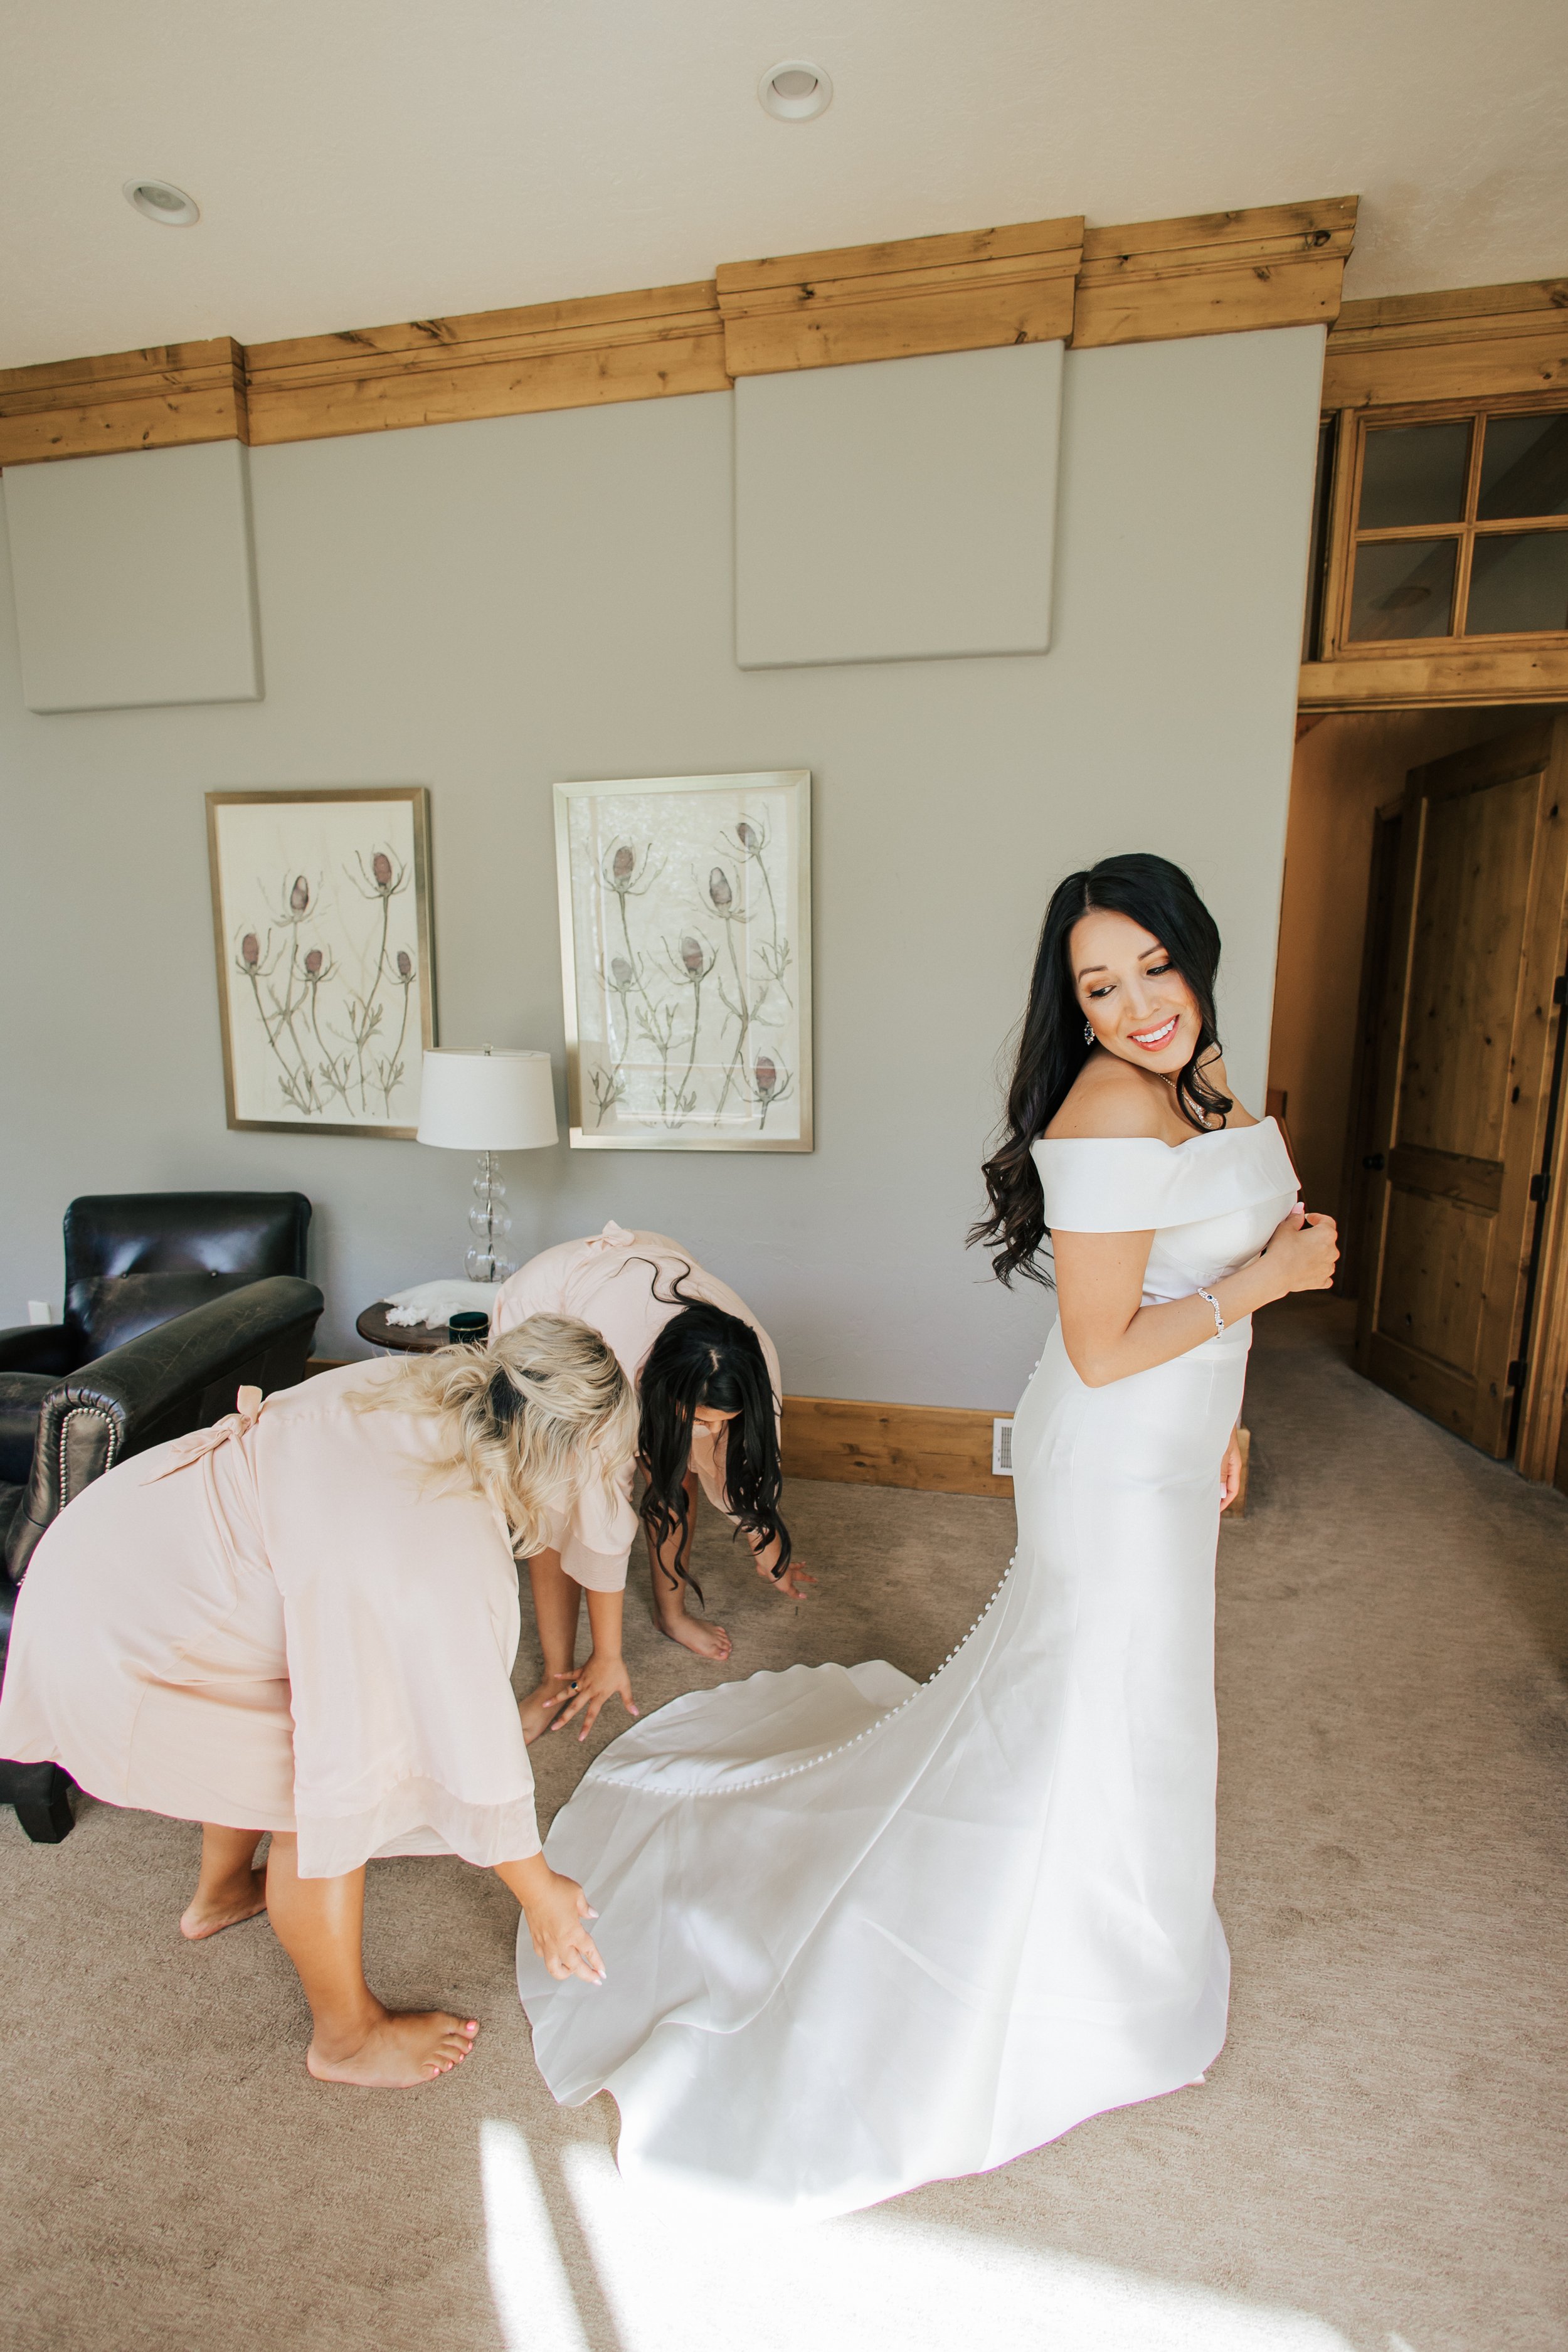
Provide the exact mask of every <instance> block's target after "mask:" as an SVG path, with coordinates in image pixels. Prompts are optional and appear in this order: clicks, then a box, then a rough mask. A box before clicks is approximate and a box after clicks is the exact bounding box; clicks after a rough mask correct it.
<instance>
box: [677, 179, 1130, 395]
mask: <svg viewBox="0 0 1568 2352" xmlns="http://www.w3.org/2000/svg"><path fill="white" fill-rule="evenodd" d="M1082 251H1083V219H1082V215H1073V216H1072V217H1071V218H1070V219H1068V220H1050V221H1024V222H1020V223H1018V224H1017V225H1016V226H1013V227H1011V228H986V229H976V230H971V231H964V232H963V233H962V234H960V235H958V236H921V237H905V238H902V239H900V240H899V241H898V242H896V243H894V244H889V245H848V246H842V247H838V248H837V250H835V251H832V252H827V253H792V254H785V255H784V256H782V257H779V258H776V259H773V260H767V261H732V262H726V263H724V264H723V265H721V268H720V270H719V274H718V279H717V290H718V298H719V308H720V310H721V312H722V313H723V319H724V351H725V357H726V361H727V362H728V365H729V370H730V373H731V375H732V376H742V375H780V374H783V373H785V372H786V371H788V370H791V369H794V368H813V367H842V366H846V365H849V364H852V363H854V362H858V361H860V360H895V359H910V358H911V357H913V356H915V355H916V354H917V353H921V352H973V351H989V350H993V349H994V348H995V347H996V346H998V345H1001V344H1006V343H1049V342H1057V341H1066V340H1067V338H1068V335H1070V334H1071V332H1072V320H1073V292H1074V286H1075V282H1076V279H1077V275H1078V267H1079V257H1080V256H1081V254H1082Z"/></svg>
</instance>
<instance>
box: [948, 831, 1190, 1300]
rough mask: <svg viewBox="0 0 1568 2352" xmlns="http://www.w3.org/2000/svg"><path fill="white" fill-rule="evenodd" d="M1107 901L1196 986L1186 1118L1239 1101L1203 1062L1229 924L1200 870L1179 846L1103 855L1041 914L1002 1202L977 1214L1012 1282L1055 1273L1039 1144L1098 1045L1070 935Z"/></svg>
mask: <svg viewBox="0 0 1568 2352" xmlns="http://www.w3.org/2000/svg"><path fill="white" fill-rule="evenodd" d="M1100 913H1103V914H1110V915H1125V916H1127V918H1128V919H1129V920H1130V921H1131V922H1134V923H1137V924H1139V925H1140V926H1141V927H1142V929H1144V930H1146V931H1152V933H1153V935H1154V937H1155V938H1156V939H1157V940H1159V942H1160V945H1161V946H1162V947H1163V949H1164V950H1165V953H1166V954H1167V955H1168V956H1169V958H1170V960H1171V961H1172V963H1173V964H1174V966H1175V968H1176V970H1177V971H1179V972H1180V973H1181V975H1182V978H1183V979H1184V981H1185V982H1186V983H1187V986H1188V987H1189V988H1190V989H1191V990H1192V992H1193V1001H1194V1003H1195V1004H1196V1006H1197V1011H1198V1038H1197V1044H1196V1045H1195V1046H1194V1049H1193V1057H1192V1059H1191V1061H1190V1062H1188V1064H1187V1066H1186V1067H1185V1068H1184V1070H1183V1071H1181V1073H1180V1074H1179V1076H1177V1078H1176V1082H1175V1087H1174V1090H1173V1091H1174V1094H1175V1098H1176V1106H1177V1108H1178V1109H1179V1110H1180V1111H1181V1114H1182V1116H1183V1118H1184V1119H1185V1120H1186V1121H1187V1123H1188V1125H1189V1126H1190V1127H1194V1128H1196V1129H1199V1130H1200V1132H1202V1131H1204V1130H1205V1129H1207V1128H1208V1126H1209V1124H1210V1122H1211V1121H1212V1120H1213V1119H1214V1118H1215V1116H1216V1115H1217V1116H1218V1117H1220V1118H1226V1116H1228V1114H1229V1111H1230V1108H1231V1099H1230V1097H1229V1096H1228V1095H1224V1094H1221V1093H1220V1091H1219V1089H1218V1087H1214V1086H1211V1085H1210V1083H1209V1081H1208V1080H1207V1078H1205V1076H1204V1073H1203V1064H1204V1063H1205V1060H1207V1059H1208V1058H1209V1056H1210V1055H1212V1054H1213V1052H1214V1050H1215V1046H1216V1045H1218V1043H1219V1038H1218V1035H1217V1034H1216V1032H1215V1010H1214V984H1215V973H1216V972H1217V971H1218V970H1219V932H1218V930H1217V929H1216V928H1215V919H1214V917H1213V916H1212V915H1211V914H1210V913H1209V910H1208V908H1206V907H1205V905H1204V902H1203V900H1202V899H1201V898H1199V896H1198V894H1197V892H1196V891H1195V890H1194V887H1193V884H1192V880H1191V877H1190V876H1188V875H1186V874H1184V873H1183V871H1182V869H1181V867H1180V866H1173V865H1172V863H1171V861H1170V859H1169V858H1168V857H1154V856H1150V855H1148V854H1147V853H1146V852H1144V851H1141V850H1137V851H1131V852H1130V853H1129V854H1128V855H1127V856H1125V857H1102V858H1101V859H1100V863H1099V865H1098V866H1089V868H1088V869H1087V870H1086V871H1085V872H1083V873H1079V874H1069V875H1068V877H1067V880H1066V881H1065V882H1060V883H1058V886H1057V887H1056V889H1055V890H1054V891H1053V892H1052V894H1051V903H1050V905H1049V906H1048V907H1047V908H1046V919H1045V921H1044V922H1043V923H1042V924H1041V926H1040V944H1039V947H1038V948H1037V950H1036V954H1035V969H1034V972H1033V975H1032V976H1031V978H1030V982H1029V1001H1028V1003H1027V1005H1026V1007H1025V1010H1024V1018H1023V1023H1022V1025H1021V1027H1020V1029H1019V1032H1018V1055H1017V1061H1016V1066H1015V1067H1014V1071H1013V1080H1012V1084H1011V1085H1010V1086H1009V1087H1008V1089H1007V1109H1006V1116H1005V1119H1004V1122H1003V1126H1002V1129H1001V1135H1000V1140H999V1141H998V1143H997V1145H996V1148H995V1150H994V1151H993V1153H992V1155H991V1157H990V1159H989V1160H986V1161H985V1163H984V1168H983V1170H982V1171H981V1172H982V1174H983V1175H984V1178H985V1190H986V1192H987V1193H988V1195H989V1196H990V1201H991V1213H990V1215H989V1216H988V1217H983V1218H981V1220H980V1221H979V1223H977V1224H974V1225H972V1226H971V1228H970V1231H969V1235H968V1239H969V1242H970V1244H971V1246H973V1244H974V1243H976V1242H980V1243H983V1244H984V1246H985V1247H986V1248H987V1249H988V1250H989V1251H990V1252H991V1271H992V1272H993V1274H994V1276H996V1279H997V1281H998V1282H1001V1283H1006V1284H1011V1282H1012V1279H1013V1276H1014V1275H1015V1274H1021V1275H1023V1276H1025V1277H1026V1279H1027V1280H1028V1281H1030V1282H1043V1283H1048V1282H1049V1279H1050V1277H1049V1276H1048V1275H1047V1272H1046V1271H1045V1269H1044V1267H1042V1266H1041V1265H1039V1263H1038V1261H1037V1251H1038V1249H1039V1246H1040V1244H1041V1242H1042V1241H1043V1240H1044V1239H1045V1235H1046V1204H1045V1198H1044V1195H1043V1194H1042V1192H1041V1191H1040V1178H1039V1171H1037V1168H1036V1166H1035V1162H1034V1157H1033V1154H1032V1153H1031V1150H1030V1148H1029V1147H1030V1146H1031V1144H1033V1143H1035V1142H1037V1140H1038V1139H1039V1138H1040V1137H1041V1136H1042V1135H1043V1134H1044V1133H1045V1131H1046V1129H1047V1127H1049V1125H1050V1123H1051V1121H1052V1119H1053V1118H1055V1117H1056V1115H1057V1113H1058V1110H1059V1109H1060V1108H1061V1107H1062V1104H1063V1103H1064V1102H1065V1101H1066V1100H1067V1097H1068V1092H1069V1090H1070V1089H1071V1087H1072V1084H1073V1081H1074V1079H1075V1078H1076V1077H1077V1076H1078V1074H1079V1071H1080V1070H1081V1069H1082V1067H1083V1066H1084V1064H1085V1062H1086V1061H1087V1060H1088V1059H1089V1053H1090V1051H1091V1048H1090V1046H1089V1042H1088V1040H1087V1039H1086V1038H1085V1036H1084V1034H1083V1032H1084V1016H1083V1007H1082V1005H1081V1003H1079V993H1078V985H1077V982H1076V981H1075V979H1074V977H1073V970H1072V955H1071V942H1072V934H1073V927H1074V925H1075V924H1076V923H1078V922H1079V921H1081V919H1083V917H1084V916H1085V915H1092V914H1100Z"/></svg>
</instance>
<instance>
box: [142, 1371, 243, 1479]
mask: <svg viewBox="0 0 1568 2352" xmlns="http://www.w3.org/2000/svg"><path fill="white" fill-rule="evenodd" d="M264 1402H266V1400H265V1399H264V1397H263V1396H262V1393H261V1391H260V1390H259V1389H240V1390H239V1391H237V1394H236V1396H235V1406H236V1410H235V1411H234V1412H226V1413H225V1414H224V1417H223V1419H222V1420H221V1421H215V1422H214V1423H213V1424H212V1427H211V1428H210V1429H195V1430H193V1431H192V1432H191V1434H190V1435H189V1437H182V1438H178V1439H176V1440H175V1442H174V1447H173V1450H172V1451H171V1453H170V1454H169V1457H168V1459H167V1461H165V1462H162V1463H160V1464H159V1465H158V1467H157V1469H156V1470H150V1471H149V1472H148V1473H147V1475H146V1476H145V1478H143V1479H142V1485H143V1486H156V1484H157V1482H158V1480H159V1479H160V1478H169V1477H172V1476H173V1475H174V1472H175V1471H176V1470H188V1469H189V1467H190V1465H191V1464H192V1463H193V1462H200V1461H201V1460H202V1459H203V1457H204V1455H205V1454H216V1452H217V1449H218V1447H219V1446H220V1445H227V1444H229V1443H230V1441H231V1440H235V1439H238V1438H242V1437H248V1436H249V1434H250V1433H251V1431H252V1430H253V1429H254V1428H255V1427H256V1424H257V1423H258V1421H259V1420H260V1418H261V1408H262V1405H263V1404H264Z"/></svg>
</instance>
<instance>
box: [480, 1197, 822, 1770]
mask: <svg viewBox="0 0 1568 2352" xmlns="http://www.w3.org/2000/svg"><path fill="white" fill-rule="evenodd" d="M540 1313H547V1314H552V1315H574V1316H577V1317H579V1318H581V1319H582V1321H584V1323H587V1324H590V1325H592V1327H593V1328H594V1329H595V1331H597V1332H599V1333H601V1334H602V1336H603V1337H604V1338H605V1339H606V1340H607V1341H608V1343H609V1345H610V1346H611V1347H612V1348H613V1349H615V1351H616V1356H617V1358H618V1359H619V1360H620V1365H621V1369H622V1370H623V1371H624V1372H625V1373H626V1377H627V1379H628V1380H630V1381H633V1382H634V1384H635V1385H636V1387H637V1394H638V1410H639V1426H638V1441H637V1454H638V1460H639V1464H640V1466H641V1469H642V1471H643V1475H644V1478H645V1480H646V1482H647V1484H646V1489H645V1492H644V1495H643V1500H642V1506H641V1509H640V1512H639V1511H638V1510H637V1509H636V1508H634V1507H633V1503H632V1465H631V1463H630V1462H629V1461H628V1462H627V1463H626V1467H625V1470H624V1472H623V1474H622V1476H621V1479H620V1482H619V1486H618V1488H617V1491H616V1495H615V1496H614V1497H613V1498H612V1507H611V1508H610V1509H608V1510H606V1509H605V1508H604V1507H603V1498H602V1497H601V1496H598V1495H591V1496H584V1498H583V1499H582V1501H580V1502H579V1504H578V1506H577V1507H576V1509H575V1511H574V1513H573V1515H572V1517H571V1518H570V1520H569V1521H567V1522H565V1523H563V1524H562V1525H561V1526H560V1527H559V1528H558V1529H557V1530H556V1534H555V1540H554V1542H553V1543H552V1544H551V1545H550V1546H549V1547H548V1548H547V1549H544V1550H542V1551H541V1552H539V1553H536V1554H535V1555H534V1557H533V1558H532V1559H531V1560H530V1562H529V1570H530V1577H531V1582H532V1587H533V1605H534V1610H535V1613H536V1614H537V1616H538V1620H539V1638H540V1646H541V1648H542V1652H543V1655H544V1672H543V1676H542V1680H541V1683H540V1685H539V1688H538V1689H537V1690H536V1691H534V1692H533V1693H532V1694H531V1696H529V1697H528V1698H526V1699H525V1700H524V1701H523V1707H522V1719H523V1727H524V1729H525V1730H526V1732H527V1734H528V1737H529V1738H530V1739H533V1738H537V1737H538V1736H539V1734H540V1733H541V1732H542V1731H543V1730H545V1729H546V1728H547V1727H548V1728H559V1727H560V1726H561V1725H562V1724H563V1723H566V1722H569V1721H570V1720H571V1719H572V1717H574V1716H575V1715H576V1714H578V1713H579V1711H580V1710H581V1711H583V1727H582V1731H581V1734H580V1735H579V1736H580V1737H582V1738H586V1737H587V1734H588V1731H589V1729H590V1728H591V1727H592V1726H593V1724H594V1722H595V1718H596V1717H597V1716H598V1713H599V1710H600V1708H601V1707H602V1706H604V1704H605V1700H606V1699H607V1698H609V1697H611V1696H618V1697H619V1698H620V1700H621V1701H622V1703H623V1705H624V1706H626V1708H627V1709H628V1711H629V1712H630V1713H631V1714H633V1715H635V1714H636V1713H637V1708H636V1706H633V1704H632V1696H631V1685H630V1682H629V1680H628V1678H627V1675H626V1667H625V1664H623V1663H622V1658H621V1606H622V1600H621V1596H622V1592H623V1591H624V1588H625V1585H626V1565H627V1560H628V1558H629V1555H630V1552H631V1548H632V1545H633V1543H634V1541H635V1540H636V1538H637V1526H638V1522H639V1518H640V1521H641V1524H642V1526H643V1528H644V1529H645V1531H646V1534H647V1543H648V1555H649V1571H650V1575H651V1579H652V1589H653V1603H654V1612H655V1617H656V1620H657V1622H658V1626H659V1630H660V1631H661V1632H662V1633H667V1634H668V1636H669V1638H670V1640H671V1641H674V1642H679V1643H682V1644H683V1645H684V1646H685V1647H686V1648H687V1649H689V1650H691V1651H694V1652H695V1653H696V1654H697V1655H698V1656H699V1657H702V1658H711V1659H714V1660H722V1659H725V1658H727V1657H728V1656H729V1654H730V1637H729V1635H728V1633H725V1631H724V1629H723V1627H722V1626H721V1625H713V1624H710V1623H708V1622H705V1621H704V1620H703V1619H701V1618H700V1617H694V1616H693V1615H692V1614H691V1612H690V1611H689V1609H688V1608H687V1606H686V1591H687V1587H688V1586H689V1585H690V1584H691V1579H690V1577H689V1574H688V1573H687V1559H688V1556H689V1552H690V1549H691V1537H692V1530H693V1527H694V1524H695V1516H696V1503H697V1490H698V1488H699V1486H700V1487H701V1489H702V1492H703V1493H704V1494H705V1495H706V1496H707V1497H708V1499H709V1501H710V1503H711V1504H712V1506H713V1507H714V1509H715V1510H717V1511H721V1512H722V1513H723V1515H724V1517H726V1518H728V1519H729V1520H730V1521H731V1524H732V1525H733V1526H734V1527H735V1528H738V1529H739V1530H740V1532H741V1533H742V1534H743V1535H744V1536H745V1538H746V1540H747V1543H748V1544H749V1546H750V1548H751V1550H752V1556H753V1558H754V1559H755V1561H756V1567H757V1573H758V1574H759V1576H763V1577H766V1578H767V1580H769V1582H770V1583H772V1584H773V1586H774V1587H775V1588H776V1590H777V1591H781V1592H784V1593H786V1594H788V1595H789V1596H790V1597H791V1598H792V1599H795V1600H798V1599H800V1598H801V1597H802V1596H803V1595H804V1592H805V1588H806V1587H807V1586H809V1585H811V1584H812V1583H814V1582H815V1579H814V1578H812V1577H810V1576H808V1575H807V1574H806V1572H805V1569H804V1568H802V1567H801V1565H800V1563H799V1562H798V1561H797V1560H795V1559H794V1558H793V1556H792V1552H791V1547H790V1539H789V1531H788V1529H787V1528H785V1526H784V1520H783V1518H782V1517H781V1516H780V1514H779V1507H778V1506H779V1494H780V1489H781V1486H782V1483H783V1478H782V1472H781V1469H780V1465H779V1443H778V1423H779V1410H780V1406H781V1403H782V1397H783V1391H782V1386H781V1381H780V1376H779V1360H778V1355H777V1353H776V1351H775V1349H774V1347H773V1341H772V1340H771V1339H769V1337H768V1335H767V1333H766V1332H765V1331H764V1330H763V1327H762V1325H761V1324H760V1323H759V1322H758V1321H757V1318H756V1317H755V1316H754V1315H753V1314H752V1311H751V1309H750V1307H747V1306H746V1304H745V1302H744V1300H743V1299H741V1298H739V1297H736V1295H735V1293H734V1292H733V1291H732V1290H731V1288H730V1286H729V1285H728V1283H724V1282H721V1281H720V1280H719V1278H718V1276H716V1275H711V1274H709V1273H707V1272H706V1271H705V1270H704V1269H703V1268H702V1267H701V1266H700V1265H698V1263H697V1260H696V1259H695V1258H694V1257H693V1256H692V1255H691V1253H690V1251H689V1250H686V1249H682V1248H681V1246H680V1244H679V1242H674V1241H671V1240H670V1238H669V1236H668V1234H651V1233H628V1232H627V1231H626V1227H625V1226H624V1225H617V1224H616V1223H615V1222H614V1220H613V1219H612V1221H611V1222H610V1223H608V1224H607V1225H606V1226H605V1230H604V1232H603V1233H602V1234H595V1235H594V1236H593V1237H592V1238H591V1239H590V1240H586V1241H577V1242H562V1243H560V1244H558V1245H557V1246H556V1247H555V1248H554V1249H548V1250H543V1251H542V1252H541V1253H540V1255H539V1256H537V1257H535V1258H531V1259H530V1261H529V1263H528V1264H527V1265H525V1266H522V1267H521V1268H520V1269H519V1271H518V1272H517V1273H516V1274H514V1275H513V1276H512V1277H511V1279H510V1282H508V1283H507V1284H506V1285H505V1286H504V1287H503V1288H502V1290H501V1293H500V1297H499V1299H498V1300H497V1302H496V1305H495V1307H494V1309H493V1310H492V1313H491V1316H490V1329H491V1331H492V1333H494V1332H498V1331H508V1330H510V1329H511V1328H513V1326H514V1325H515V1324H517V1323H518V1322H520V1321H521V1319H522V1318H524V1317H525V1316H529V1315H537V1314H540ZM692 1590H693V1591H696V1590H697V1588H696V1587H695V1586H694V1585H693V1586H692ZM584 1591H585V1592H586V1593H587V1596H588V1624H589V1631H590V1633H591V1634H592V1636H593V1651H592V1654H591V1655H590V1657H589V1659H588V1661H587V1663H586V1664H585V1665H584V1666H583V1667H581V1668H580V1669H574V1666H573V1660H574V1656H575V1654H576V1643H577V1620H578V1613H579V1603H580V1601H581V1598H582V1594H583V1592H584ZM698 1597H699V1599H700V1598H701V1595H700V1592H699V1594H698Z"/></svg>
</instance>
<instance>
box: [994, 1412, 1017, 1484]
mask: <svg viewBox="0 0 1568 2352" xmlns="http://www.w3.org/2000/svg"><path fill="white" fill-rule="evenodd" d="M991 1475H992V1476H993V1478H1010V1477H1011V1476H1012V1475H1013V1423H1012V1420H1011V1417H1009V1418H1008V1419H1007V1420H1005V1421H994V1422H993V1423H992V1424H991Z"/></svg>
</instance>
